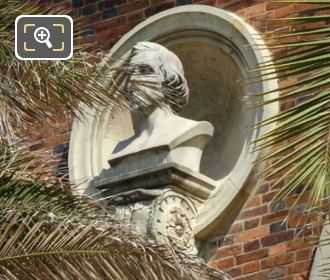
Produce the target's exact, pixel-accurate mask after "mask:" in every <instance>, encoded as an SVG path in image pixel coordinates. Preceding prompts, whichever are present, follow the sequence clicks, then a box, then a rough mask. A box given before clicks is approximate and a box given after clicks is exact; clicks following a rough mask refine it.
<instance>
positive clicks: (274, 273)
mask: <svg viewBox="0 0 330 280" xmlns="http://www.w3.org/2000/svg"><path fill="white" fill-rule="evenodd" d="M285 273H286V271H285V269H284V268H283V267H277V268H274V269H271V270H269V273H268V278H269V279H274V278H280V277H283V276H284V275H285Z"/></svg>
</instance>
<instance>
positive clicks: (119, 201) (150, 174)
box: [94, 150, 215, 253]
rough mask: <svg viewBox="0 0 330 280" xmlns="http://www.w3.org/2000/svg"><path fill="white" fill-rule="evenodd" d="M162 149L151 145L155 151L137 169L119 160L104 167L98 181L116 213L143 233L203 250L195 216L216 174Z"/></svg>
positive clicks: (189, 249)
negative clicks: (168, 158) (179, 160)
mask: <svg viewBox="0 0 330 280" xmlns="http://www.w3.org/2000/svg"><path fill="white" fill-rule="evenodd" d="M147 154H148V153H144V156H146V155H147ZM161 154H162V151H161V150H160V151H158V153H156V152H155V151H154V153H152V152H150V151H149V156H150V157H146V158H145V162H144V164H140V165H138V164H137V165H135V167H137V168H134V169H133V170H132V168H129V167H128V166H125V163H124V162H117V165H116V166H114V167H113V168H110V169H108V170H104V171H103V172H102V174H101V176H99V177H97V178H96V179H95V180H94V185H95V187H96V188H97V189H99V190H100V191H101V194H102V196H103V197H104V199H105V201H106V203H107V204H108V205H109V206H111V205H114V206H115V207H113V210H112V211H113V213H114V215H115V217H116V218H117V219H119V220H121V221H123V222H124V223H126V224H130V225H131V226H132V228H133V230H135V231H136V232H137V233H139V234H142V235H149V236H152V237H154V238H155V239H156V240H157V241H159V242H161V243H168V244H170V245H171V246H173V247H175V248H177V249H180V250H184V251H186V252H189V253H197V247H198V240H195V238H194V225H195V217H196V215H197V214H198V211H199V209H200V207H202V205H203V202H204V201H205V200H206V199H207V198H208V197H209V196H210V194H211V193H212V191H213V190H214V188H215V186H214V184H213V180H211V179H209V178H208V177H206V176H204V175H202V174H200V173H198V172H194V171H192V170H190V169H188V168H185V167H183V166H181V165H178V164H176V163H173V162H168V161H166V160H164V158H166V157H162V156H161ZM156 155H158V156H156ZM135 156H136V155H135ZM133 157H134V156H133ZM148 158H149V160H148ZM150 159H151V160H150ZM157 159H158V160H157ZM128 162H130V163H132V162H134V160H133V159H132V158H131V159H129V160H128ZM146 162H149V164H146ZM140 163H141V161H140ZM113 164H114V163H113ZM131 167H132V166H131Z"/></svg>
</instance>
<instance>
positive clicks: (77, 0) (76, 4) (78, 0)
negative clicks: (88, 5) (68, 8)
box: [72, 0, 83, 8]
mask: <svg viewBox="0 0 330 280" xmlns="http://www.w3.org/2000/svg"><path fill="white" fill-rule="evenodd" d="M82 5H83V1H82V0H72V8H80V7H82Z"/></svg>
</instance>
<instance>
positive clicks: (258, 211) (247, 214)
mask: <svg viewBox="0 0 330 280" xmlns="http://www.w3.org/2000/svg"><path fill="white" fill-rule="evenodd" d="M267 212H268V209H267V205H263V206H258V207H255V208H252V209H248V210H243V211H241V213H240V214H239V219H247V218H252V217H253V218H254V217H256V216H260V215H263V214H266V213H267Z"/></svg>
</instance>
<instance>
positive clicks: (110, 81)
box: [0, 0, 139, 136]
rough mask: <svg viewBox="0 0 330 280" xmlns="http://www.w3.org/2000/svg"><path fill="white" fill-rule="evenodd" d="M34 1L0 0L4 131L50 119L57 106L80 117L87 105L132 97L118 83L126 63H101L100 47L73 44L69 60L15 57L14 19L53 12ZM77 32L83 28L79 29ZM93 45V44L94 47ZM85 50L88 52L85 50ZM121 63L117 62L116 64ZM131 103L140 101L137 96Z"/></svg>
mask: <svg viewBox="0 0 330 280" xmlns="http://www.w3.org/2000/svg"><path fill="white" fill-rule="evenodd" d="M49 13H51V11H49V10H47V8H45V7H44V6H37V5H36V4H35V1H34V2H33V1H26V2H23V3H22V1H19V0H13V1H7V0H0V18H1V25H0V134H2V135H4V134H7V135H9V136H13V135H14V128H15V127H16V126H17V125H20V124H25V123H26V122H28V121H30V122H37V121H47V120H50V119H51V117H52V116H54V115H56V114H57V113H58V112H59V111H61V110H63V107H64V109H65V110H69V111H70V112H73V113H74V114H76V115H78V116H82V115H83V113H84V112H82V109H81V108H83V106H78V104H85V105H87V106H88V107H93V108H100V107H103V106H107V107H109V106H111V107H116V108H122V107H127V102H128V101H130V96H129V95H127V94H125V92H124V91H123V86H122V85H121V84H118V79H117V78H118V76H121V81H125V78H127V71H126V70H127V67H126V68H125V67H117V68H115V69H113V67H112V64H115V61H113V60H111V61H109V63H100V61H101V60H102V59H103V58H104V57H105V53H104V52H102V51H99V50H98V51H97V52H96V51H90V47H91V46H84V47H82V46H80V45H77V44H76V43H75V44H74V52H73V57H72V58H71V59H70V60H67V61H49V60H48V61H47V60H46V61H37V60H34V61H31V60H25V61H21V60H18V59H17V58H16V57H15V43H14V42H15V26H14V23H15V19H16V17H17V16H18V15H22V14H24V15H28V14H49ZM78 35H79V33H78ZM94 47H95V46H94ZM87 49H88V50H89V51H87ZM117 64H118V63H117ZM132 102H135V103H137V102H139V100H133V101H132Z"/></svg>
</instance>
